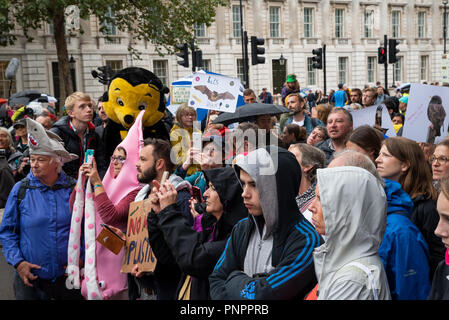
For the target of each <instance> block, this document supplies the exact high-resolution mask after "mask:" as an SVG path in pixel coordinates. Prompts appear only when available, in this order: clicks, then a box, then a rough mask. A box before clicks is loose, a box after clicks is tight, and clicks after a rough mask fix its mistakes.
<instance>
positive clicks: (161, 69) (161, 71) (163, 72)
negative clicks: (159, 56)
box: [153, 60, 168, 85]
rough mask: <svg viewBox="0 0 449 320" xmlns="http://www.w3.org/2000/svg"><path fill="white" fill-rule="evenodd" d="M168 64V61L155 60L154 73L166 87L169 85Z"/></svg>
mask: <svg viewBox="0 0 449 320" xmlns="http://www.w3.org/2000/svg"><path fill="white" fill-rule="evenodd" d="M167 66H168V62H167V60H153V72H154V74H155V75H156V76H157V77H158V78H159V79H161V81H162V83H163V84H164V85H167V84H168V77H167V74H168V67H167Z"/></svg>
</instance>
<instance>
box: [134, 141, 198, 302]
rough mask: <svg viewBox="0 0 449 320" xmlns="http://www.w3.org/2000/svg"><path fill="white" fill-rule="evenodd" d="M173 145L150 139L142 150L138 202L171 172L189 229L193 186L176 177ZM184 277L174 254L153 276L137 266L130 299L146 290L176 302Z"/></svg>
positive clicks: (160, 260)
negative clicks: (142, 184) (182, 277)
mask: <svg viewBox="0 0 449 320" xmlns="http://www.w3.org/2000/svg"><path fill="white" fill-rule="evenodd" d="M170 151H171V146H170V143H169V142H167V141H165V140H162V139H154V138H147V139H145V140H144V146H143V148H142V150H141V151H140V155H139V161H138V162H137V163H136V167H137V180H138V181H139V182H140V183H144V184H145V185H144V187H143V188H142V189H140V191H139V193H138V194H137V196H136V198H135V201H141V200H144V199H147V198H148V197H149V196H151V194H152V193H153V192H156V191H157V189H158V188H159V186H160V183H161V180H162V176H163V174H164V172H165V171H168V173H169V174H170V176H169V177H168V181H170V182H171V183H172V184H173V185H174V187H175V189H176V191H177V201H176V203H177V205H178V207H179V208H180V211H181V214H182V215H183V216H184V218H185V220H186V221H187V223H188V225H189V226H193V218H192V216H191V214H190V205H189V200H190V197H191V193H190V192H191V185H190V184H189V183H188V182H187V181H184V180H183V179H182V178H180V177H178V176H176V175H174V174H172V172H173V170H174V164H173V163H172V162H171V160H170ZM151 237H152V239H153V240H154V241H158V239H159V240H161V241H162V238H161V237H163V235H162V234H161V233H158V234H152V235H151ZM155 239H156V240H155ZM180 278H181V271H180V269H179V266H178V265H177V264H176V262H175V260H174V258H173V256H172V255H171V254H169V255H164V256H159V257H158V261H157V264H156V269H155V270H154V272H153V273H151V274H145V273H143V272H142V271H141V270H139V269H138V268H137V267H136V266H135V267H134V269H133V272H132V273H131V274H130V275H129V276H128V291H129V298H130V300H135V299H138V298H140V299H143V298H146V296H147V293H146V291H148V290H150V291H151V292H152V294H150V297H151V296H153V295H154V296H156V298H157V299H158V300H172V299H175V295H176V288H177V286H178V283H179V281H180Z"/></svg>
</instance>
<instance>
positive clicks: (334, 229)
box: [315, 166, 387, 272]
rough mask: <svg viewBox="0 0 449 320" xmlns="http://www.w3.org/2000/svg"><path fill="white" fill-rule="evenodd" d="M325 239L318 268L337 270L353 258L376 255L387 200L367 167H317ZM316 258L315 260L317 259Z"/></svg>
mask: <svg viewBox="0 0 449 320" xmlns="http://www.w3.org/2000/svg"><path fill="white" fill-rule="evenodd" d="M317 181H318V190H319V194H320V199H321V205H322V208H323V216H324V223H325V229H326V242H325V243H324V244H323V245H322V246H321V247H319V248H318V249H315V253H316V254H318V253H325V256H324V260H321V261H320V262H321V263H322V265H321V267H322V268H324V269H326V272H330V271H333V270H338V269H340V268H341V267H342V266H343V265H345V264H347V263H348V262H350V261H353V260H354V259H358V258H361V257H367V256H371V255H375V254H377V251H378V249H379V246H380V243H381V242H382V238H383V235H384V232H385V227H386V209H387V201H386V196H385V192H384V189H383V187H382V185H381V184H380V182H379V181H378V180H377V178H376V177H374V176H373V175H372V174H371V173H369V172H368V171H367V170H365V169H362V168H358V167H350V166H348V167H336V168H327V169H318V170H317ZM316 260H318V259H316Z"/></svg>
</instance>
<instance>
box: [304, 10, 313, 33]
mask: <svg viewBox="0 0 449 320" xmlns="http://www.w3.org/2000/svg"><path fill="white" fill-rule="evenodd" d="M304 37H305V38H311V37H313V9H312V8H304Z"/></svg>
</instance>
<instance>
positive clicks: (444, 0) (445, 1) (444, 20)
mask: <svg viewBox="0 0 449 320" xmlns="http://www.w3.org/2000/svg"><path fill="white" fill-rule="evenodd" d="M443 5H444V13H443V14H444V16H443V37H444V39H443V43H444V54H446V35H447V21H446V19H447V17H446V5H447V0H443Z"/></svg>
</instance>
